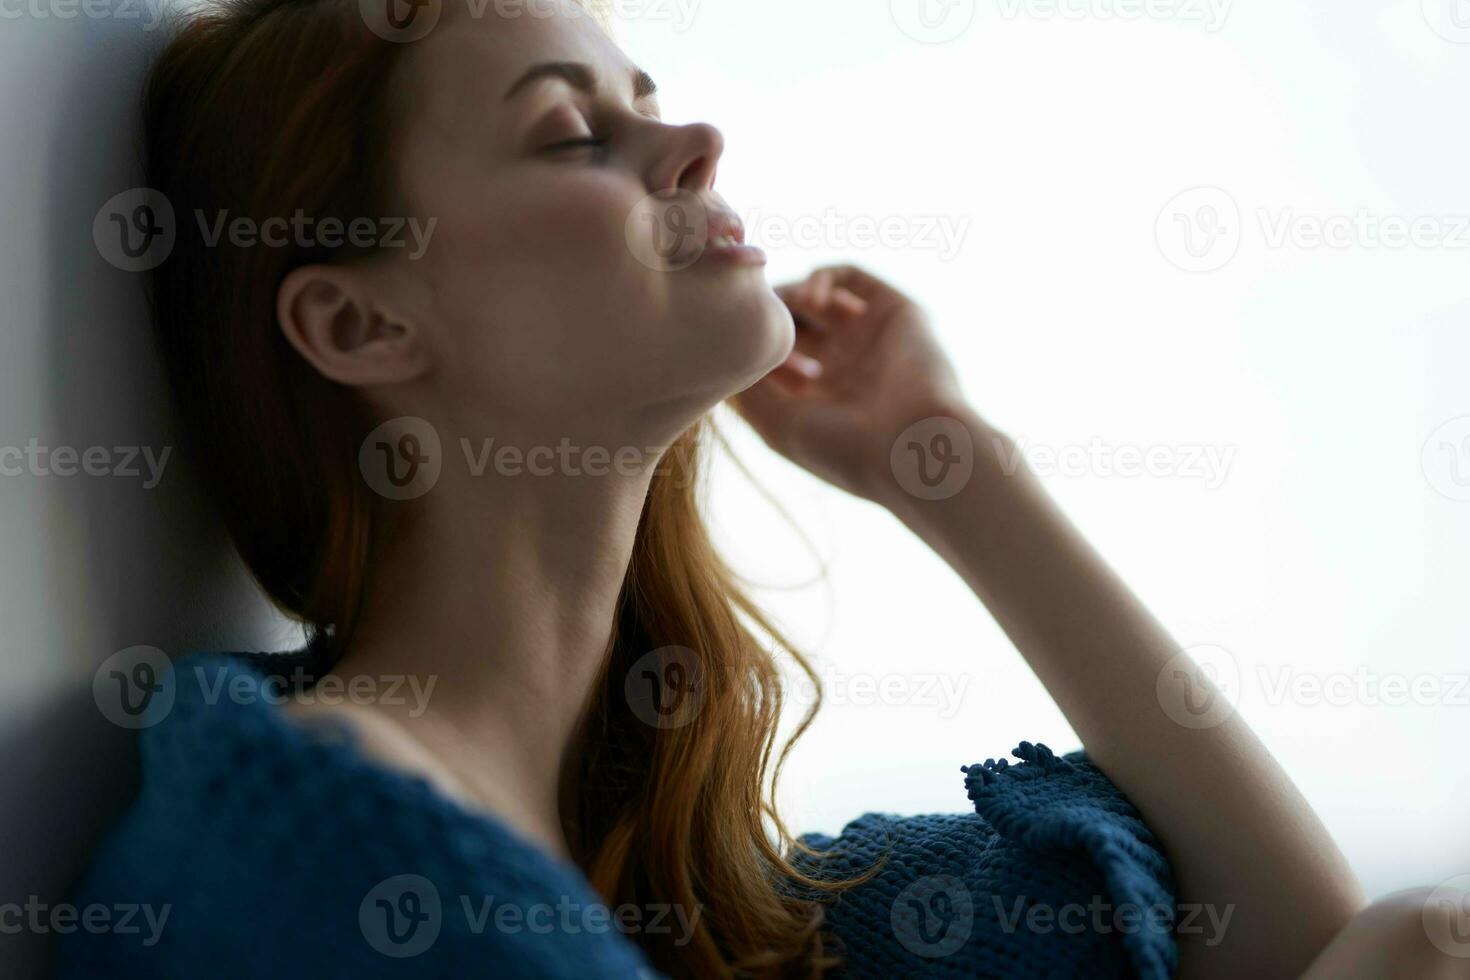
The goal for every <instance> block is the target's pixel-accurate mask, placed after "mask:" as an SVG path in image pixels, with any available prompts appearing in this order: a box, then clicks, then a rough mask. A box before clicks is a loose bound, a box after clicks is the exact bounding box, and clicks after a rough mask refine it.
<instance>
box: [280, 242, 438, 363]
mask: <svg viewBox="0 0 1470 980" xmlns="http://www.w3.org/2000/svg"><path fill="white" fill-rule="evenodd" d="M276 318H277V320H278V321H279V322H280V327H281V332H282V333H284V334H285V336H286V340H287V341H289V342H290V344H291V346H292V347H294V348H295V349H296V352H297V353H299V354H300V355H301V356H302V357H303V358H305V359H306V361H307V362H308V363H309V364H311V365H312V366H313V367H314V368H316V369H317V371H318V372H320V373H321V374H322V375H323V376H324V377H327V378H330V379H331V380H333V381H336V382H339V383H340V384H345V385H353V386H361V385H373V384H395V383H400V382H403V381H407V380H410V379H411V378H413V377H414V376H416V375H418V374H420V373H421V372H422V371H423V369H424V363H423V361H424V354H425V352H424V348H423V337H422V336H421V334H420V331H419V330H418V329H417V328H416V326H415V325H414V324H413V323H412V322H411V321H409V320H408V319H407V318H406V317H403V316H401V315H400V314H398V313H397V312H395V311H394V310H392V309H390V308H389V307H387V306H385V305H384V304H383V303H381V302H380V300H379V299H378V297H376V296H375V295H374V292H373V290H372V289H370V288H369V287H368V284H367V283H366V282H365V281H364V279H363V277H362V276H360V275H359V271H358V270H356V269H350V268H346V267H343V266H333V265H308V266H302V267H300V268H297V269H293V270H291V272H290V273H288V274H287V275H286V278H285V279H284V280H282V282H281V287H280V289H279V290H278V291H277V293H276Z"/></svg>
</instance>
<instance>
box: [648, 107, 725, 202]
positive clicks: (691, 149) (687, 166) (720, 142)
mask: <svg viewBox="0 0 1470 980" xmlns="http://www.w3.org/2000/svg"><path fill="white" fill-rule="evenodd" d="M667 138H668V142H667V144H666V145H665V146H664V150H663V153H661V154H659V157H658V160H657V161H656V162H655V164H654V167H653V172H652V173H651V174H650V175H649V179H650V181H651V183H652V187H653V189H654V190H655V191H663V190H684V191H691V192H695V193H698V192H699V191H708V190H713V189H714V186H715V170H716V169H717V168H718V167H719V164H720V157H721V156H722V155H723V154H724V152H725V137H724V134H722V133H721V132H720V131H719V130H718V129H716V128H715V127H713V126H711V125H710V124H709V123H690V124H689V125H687V126H675V127H672V128H671V129H670V131H669V135H668V137H667Z"/></svg>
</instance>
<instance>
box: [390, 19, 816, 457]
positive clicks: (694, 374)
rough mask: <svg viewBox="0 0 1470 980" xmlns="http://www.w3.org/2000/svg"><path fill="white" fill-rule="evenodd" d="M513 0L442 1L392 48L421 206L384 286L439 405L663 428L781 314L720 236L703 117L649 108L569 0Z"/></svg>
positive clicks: (695, 404)
mask: <svg viewBox="0 0 1470 980" xmlns="http://www.w3.org/2000/svg"><path fill="white" fill-rule="evenodd" d="M511 6H512V7H513V8H514V9H515V10H516V11H517V12H518V13H519V16H513V17H512V16H504V15H497V14H496V9H495V8H496V4H486V5H484V15H483V16H482V17H479V18H474V17H471V16H470V15H469V14H468V13H467V12H466V11H465V10H464V9H462V5H458V4H449V5H446V15H445V17H444V19H442V20H441V21H440V22H439V24H438V26H437V27H436V28H435V29H434V31H433V32H432V33H431V34H430V35H429V36H428V37H427V38H425V39H423V40H421V41H418V42H416V43H414V44H412V45H411V50H410V51H408V52H405V59H404V61H403V62H402V64H401V68H402V72H401V74H400V75H398V76H396V77H395V85H397V86H398V94H399V95H400V96H401V97H403V98H404V104H406V105H407V106H408V107H409V108H408V111H407V112H406V113H405V115H404V123H403V126H402V128H401V129H400V130H399V133H400V139H401V142H400V143H399V145H398V148H397V149H398V156H399V174H398V179H399V188H400V193H401V194H402V195H403V196H404V198H405V199H406V200H405V203H406V204H407V206H408V208H409V214H411V215H417V216H420V217H421V220H423V221H428V220H431V219H437V224H436V225H435V226H434V229H433V234H432V238H431V239H430V242H429V245H428V248H427V250H426V251H425V253H424V254H423V255H422V256H421V257H420V258H418V259H412V260H410V259H408V258H407V257H406V255H404V257H401V258H394V259H392V260H391V261H393V262H395V263H398V266H397V268H396V269H395V270H394V271H395V273H401V275H399V274H395V275H393V276H389V277H386V278H385V280H384V281H385V283H387V284H388V285H386V286H385V287H384V288H389V289H395V288H396V289H398V290H399V292H400V295H398V296H396V297H395V301H396V302H398V303H400V304H401V305H403V306H404V307H405V308H407V309H408V310H410V311H411V317H412V319H413V322H414V323H415V325H416V326H417V327H418V328H419V329H420V330H421V331H422V332H423V339H424V341H425V343H426V344H428V345H429V349H430V356H431V363H432V365H433V372H432V374H433V377H432V388H433V397H434V400H435V401H436V402H441V401H442V404H438V405H436V406H434V407H435V408H437V409H438V410H440V411H441V412H443V413H446V414H447V415H448V416H449V417H450V418H452V419H453V421H454V422H455V423H457V424H459V425H462V426H465V427H476V426H483V427H484V428H485V429H486V430H489V431H485V432H482V433H479V434H480V435H496V434H502V435H505V436H507V437H527V436H532V437H545V438H548V439H550V440H552V441H553V442H555V441H556V440H557V439H560V438H563V437H570V438H573V439H589V440H606V439H629V438H648V437H661V438H664V439H666V440H672V439H673V438H674V437H675V436H676V435H677V434H678V433H679V432H681V431H682V430H683V429H684V428H685V427H687V426H688V425H689V424H690V423H692V422H693V421H694V420H695V419H697V418H698V417H699V415H701V414H702V413H703V412H705V411H707V410H708V409H709V408H710V407H712V406H713V405H715V404H716V403H718V402H719V401H721V400H722V399H724V398H726V397H728V396H729V395H731V394H734V393H735V392H738V391H741V390H743V389H745V388H746V387H749V386H750V385H752V384H754V383H755V382H756V381H758V380H759V379H760V378H762V377H763V376H764V375H765V374H766V373H767V372H769V371H770V370H771V369H772V368H774V367H775V366H777V365H778V364H780V363H781V362H782V361H783V360H785V358H786V356H787V354H788V353H789V352H790V351H791V348H792V344H793V342H794V328H793V324H792V319H791V315H790V313H789V312H788V311H787V309H786V307H785V306H784V304H783V303H782V302H781V301H780V300H779V299H778V298H777V296H776V295H775V293H774V292H773V291H772V289H771V288H770V285H769V283H768V282H767V279H766V274H765V268H764V259H763V257H761V256H759V254H758V253H757V254H754V255H752V254H750V252H749V251H747V250H733V251H732V250H730V249H728V248H721V247H719V246H718V245H717V244H716V241H715V239H716V237H717V236H718V235H719V234H720V233H721V232H722V231H725V230H726V226H725V224H724V219H723V216H730V217H733V212H731V210H730V208H729V206H728V205H726V204H725V203H724V201H723V200H722V199H721V198H720V197H719V195H717V194H716V193H715V191H714V179H715V169H716V167H717V165H718V164H719V161H720V156H721V153H722V150H723V139H722V137H721V135H720V133H719V131H718V130H716V129H714V128H713V127H711V126H708V125H704V124H695V125H685V126H675V125H670V124H667V123H664V122H662V121H661V120H660V118H659V109H658V105H657V102H656V100H655V98H654V96H653V94H652V92H650V91H649V88H650V84H651V83H649V81H648V80H647V78H646V76H643V75H642V73H641V72H639V71H638V70H637V68H636V67H635V66H634V65H633V64H632V63H631V62H630V61H629V60H628V59H627V57H626V56H625V55H624V54H623V53H622V51H620V50H619V49H618V47H617V46H616V45H615V44H614V43H613V42H612V41H611V40H610V39H609V38H608V36H607V35H606V34H605V33H604V32H603V31H602V30H601V29H600V28H599V27H598V26H597V24H596V23H595V22H594V21H593V20H592V19H591V17H590V16H588V15H587V14H586V13H585V12H584V11H582V10H581V8H578V7H576V6H575V5H574V4H572V3H571V2H570V0H567V2H566V3H565V4H564V6H563V7H561V8H560V10H559V11H558V12H556V13H555V15H552V12H553V10H554V9H555V8H552V7H551V6H550V5H549V4H535V5H525V6H522V5H511ZM531 9H534V10H535V11H536V13H535V15H533V14H532V13H531V12H530V10H531ZM548 66H554V67H548ZM583 141H588V142H583ZM680 229H683V230H684V233H683V234H680V233H678V232H679V231H680ZM405 251H407V250H405ZM400 254H402V253H400ZM696 257H698V260H697V261H695V260H694V259H695V258H696ZM393 283H398V284H400V285H399V286H394V285H392V284H393ZM447 420H448V419H446V421H447ZM640 445H641V444H640ZM613 448H616V447H613Z"/></svg>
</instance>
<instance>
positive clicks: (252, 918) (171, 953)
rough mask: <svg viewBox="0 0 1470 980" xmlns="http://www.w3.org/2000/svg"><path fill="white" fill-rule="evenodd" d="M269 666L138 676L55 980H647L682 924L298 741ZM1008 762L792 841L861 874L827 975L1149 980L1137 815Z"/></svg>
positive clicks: (1169, 964)
mask: <svg viewBox="0 0 1470 980" xmlns="http://www.w3.org/2000/svg"><path fill="white" fill-rule="evenodd" d="M279 656H287V655H279ZM283 663H289V661H287V660H281V659H278V658H276V659H272V658H271V657H269V656H267V655H260V654H251V655H223V654H196V655H193V656H190V657H187V658H185V659H184V660H182V661H180V662H179V663H177V664H176V665H175V667H174V669H173V671H172V672H171V673H170V674H169V675H168V676H167V677H165V678H164V679H163V680H162V683H161V684H160V689H163V688H165V687H166V690H163V691H162V694H160V695H156V696H155V698H154V700H153V702H152V704H151V705H150V707H149V711H150V712H152V713H153V716H151V717H149V718H148V719H147V724H146V726H145V727H143V729H142V731H141V743H140V750H141V755H142V762H143V780H142V786H141V789H140V792H139V795H138V797H137V799H136V800H135V802H134V803H133V804H132V805H131V807H130V808H129V809H128V811H127V812H126V813H125V814H124V815H123V818H122V819H121V820H120V821H119V823H118V824H117V825H116V826H115V827H114V828H113V829H112V831H111V833H110V835H109V836H108V837H107V839H106V840H105V842H104V843H103V846H102V847H101V850H100V852H99V853H98V854H97V855H96V857H95V858H94V860H93V862H92V865H91V867H90V869H89V870H88V872H87V873H86V874H85V875H84V877H83V878H82V879H81V880H80V881H79V882H77V884H76V887H75V888H74V889H73V894H72V896H71V904H73V905H75V906H76V908H77V910H78V928H76V929H75V930H74V931H72V932H70V933H67V934H65V935H63V936H62V937H61V938H60V942H59V948H58V955H59V960H60V973H59V975H60V976H61V977H62V978H63V980H74V978H94V977H99V978H100V977H108V978H122V980H131V978H139V980H141V978H150V980H166V978H179V980H184V978H188V980H196V978H200V977H211V978H236V977H238V978H248V980H295V978H303V980H305V978H311V980H329V978H337V977H343V978H353V980H356V978H366V977H394V978H401V977H403V978H406V977H413V978H435V980H439V978H450V980H471V978H492V977H493V978H505V977H511V978H518V977H527V978H530V977H536V978H541V977H546V978H562V977H565V978H579V980H580V978H584V977H626V978H652V977H657V976H659V974H658V973H657V972H656V971H654V970H653V969H652V967H651V966H650V965H649V962H648V961H647V960H646V959H645V957H644V956H643V954H642V952H641V950H640V948H639V946H638V944H637V936H638V934H639V933H640V932H643V931H647V932H649V933H653V932H655V931H656V930H660V929H662V930H666V931H665V936H672V937H673V938H674V939H675V941H677V940H678V938H679V937H680V936H681V935H688V930H689V929H691V928H692V927H693V925H694V922H693V921H692V917H693V916H694V915H697V914H698V913H699V910H698V909H695V910H684V909H676V908H671V907H660V906H643V907H637V906H632V905H628V906H616V907H609V906H608V905H607V904H605V903H604V902H602V901H601V900H600V899H599V898H598V896H597V895H596V894H595V893H594V892H593V891H592V889H591V888H590V886H589V884H588V883H587V881H586V879H585V878H584V877H583V876H582V874H581V873H580V872H579V871H578V870H577V869H576V868H575V867H573V866H571V865H569V864H567V863H565V862H563V861H560V860H557V859H554V858H553V857H551V856H550V855H548V854H546V853H545V852H544V851H542V850H540V849H538V848H536V847H533V846H531V845H529V844H528V843H526V842H524V841H523V840H521V839H520V838H519V837H518V836H517V835H516V834H515V833H514V832H513V831H511V830H510V829H509V828H508V827H507V826H506V825H504V824H503V823H501V822H500V821H498V820H496V819H494V818H492V817H489V816H487V815H485V814H483V813H480V812H471V811H469V810H467V809H466V808H464V807H463V806H461V805H460V804H458V803H457V802H455V801H453V800H451V799H450V798H448V797H447V796H445V795H443V794H442V793H441V792H439V791H438V790H437V789H435V788H434V787H432V786H431V785H430V784H429V783H428V782H427V781H425V780H424V779H421V778H418V777H414V776H411V775H408V774H406V773H403V772H400V771H397V770H390V769H389V768H387V767H384V766H382V765H379V764H377V763H375V762H373V761H371V760H370V759H369V758H368V757H367V756H365V755H364V754H363V753H362V752H361V751H360V750H359V748H358V746H357V743H356V741H355V738H354V736H353V735H352V733H351V732H350V731H348V730H346V729H342V730H341V731H340V732H338V733H337V734H335V735H331V736H327V735H323V734H321V733H319V732H315V731H313V732H308V730H307V729H305V728H303V727H299V726H297V725H296V724H295V723H293V722H292V721H290V720H288V719H287V718H286V717H285V715H284V714H283V713H282V712H281V710H280V708H279V707H278V704H279V700H280V690H281V689H280V686H279V679H280V674H279V673H278V672H277V671H275V670H274V669H273V668H274V665H277V664H283ZM164 694H166V696H162V695H164ZM1014 755H1015V756H1016V757H1017V758H1018V759H1019V760H1020V761H1019V762H1018V763H1017V764H1014V765H1011V764H1008V763H1007V762H1006V761H1005V760H999V761H997V760H994V759H989V760H986V761H985V762H984V763H982V764H977V765H972V766H966V767H964V772H965V787H966V789H967V791H968V794H969V798H970V800H971V802H972V803H973V804H974V810H975V812H973V813H965V814H944V815H937V816H922V817H909V818H900V817H895V816H887V815H882V814H868V815H866V816H864V817H861V818H860V819H858V820H855V821H853V822H852V823H850V824H848V825H847V827H846V828H845V829H844V830H843V831H842V833H841V834H840V835H839V836H837V837H835V838H834V837H827V836H823V835H819V834H809V835H807V836H806V837H804V838H802V840H803V843H805V844H806V845H808V846H809V847H812V848H816V849H818V850H819V851H821V852H823V856H812V855H807V854H803V853H798V855H797V857H796V860H797V863H798V864H799V865H800V866H801V867H803V869H805V870H807V871H808V872H810V873H811V874H813V875H817V876H821V875H834V876H840V877H850V876H851V875H853V874H854V873H856V872H859V871H863V870H866V869H868V868H870V867H872V866H874V864H875V863H878V868H879V870H878V873H877V874H876V876H875V877H873V878H872V879H871V880H869V881H868V882H866V883H865V884H862V885H860V886H857V887H855V888H853V889H851V890H849V891H847V892H845V893H843V894H842V895H841V896H840V897H839V898H838V899H836V900H835V901H833V902H832V903H831V904H830V906H829V907H828V909H827V918H826V929H827V930H828V932H829V934H831V935H834V936H835V937H836V939H837V940H838V945H840V947H841V951H842V953H843V955H844V957H845V961H844V962H845V965H844V968H843V970H842V975H845V976H851V977H1072V976H1079V975H1085V976H1089V977H1125V976H1137V977H1144V978H1149V980H1164V978H1166V977H1169V976H1171V975H1172V974H1173V971H1174V968H1175V965H1176V961H1177V948H1176V945H1175V940H1174V935H1173V931H1172V927H1173V922H1174V911H1175V910H1174V892H1173V888H1174V885H1173V879H1172V876H1171V873H1170V869H1169V866H1168V864H1167V862H1166V860H1165V858H1164V856H1163V854H1162V853H1161V851H1160V850H1159V845H1158V842H1157V841H1156V840H1155V838H1154V836H1153V834H1152V833H1151V832H1150V831H1149V829H1148V828H1147V827H1146V826H1145V825H1144V824H1143V822H1142V820H1141V819H1140V818H1139V815H1138V813H1137V811H1136V810H1135V809H1134V808H1133V806H1132V805H1131V804H1129V802H1128V801H1127V800H1126V799H1125V798H1124V797H1123V796H1122V794H1121V793H1120V792H1119V791H1118V790H1117V788H1116V787H1114V786H1113V785H1112V783H1110V782H1109V781H1108V779H1107V778H1106V777H1105V776H1104V775H1103V774H1102V773H1101V772H1100V771H1099V770H1098V769H1097V768H1096V767H1095V766H1094V765H1093V764H1092V763H1091V762H1089V761H1088V759H1087V757H1086V756H1085V755H1083V754H1082V753H1080V752H1077V753H1072V754H1070V755H1066V756H1056V755H1053V754H1052V752H1051V751H1050V750H1048V749H1047V748H1046V747H1045V746H1043V745H1031V744H1029V743H1026V742H1023V743H1021V745H1020V746H1019V747H1018V748H1017V749H1016V750H1015V752H1014ZM96 906H103V907H105V908H106V909H107V910H108V914H107V915H106V916H105V918H104V916H103V915H102V914H101V913H96V915H97V918H96V919H95V922H96V923H98V925H97V927H95V928H89V927H87V926H86V925H85V922H86V921H87V910H88V909H89V908H94V907H96Z"/></svg>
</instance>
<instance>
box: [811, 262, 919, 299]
mask: <svg viewBox="0 0 1470 980" xmlns="http://www.w3.org/2000/svg"><path fill="white" fill-rule="evenodd" d="M822 271H824V272H827V273H829V274H830V275H831V276H832V281H833V282H834V283H835V284H836V285H839V286H844V287H846V288H847V289H848V290H850V291H851V292H853V293H856V294H857V295H858V296H861V297H862V298H863V299H865V300H867V301H868V302H869V303H879V304H884V303H887V302H891V301H895V300H896V301H900V302H906V303H912V302H913V300H912V299H910V298H909V297H908V296H907V295H906V294H905V293H903V292H901V291H900V290H898V289H896V288H894V287H893V286H891V285H889V284H888V283H886V282H884V281H883V280H882V279H880V278H878V277H877V276H875V275H873V274H872V273H871V272H868V271H867V270H866V269H864V268H862V267H860V266H856V265H852V264H850V263H844V264H840V265H831V266H827V267H825V269H823V270H822Z"/></svg>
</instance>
